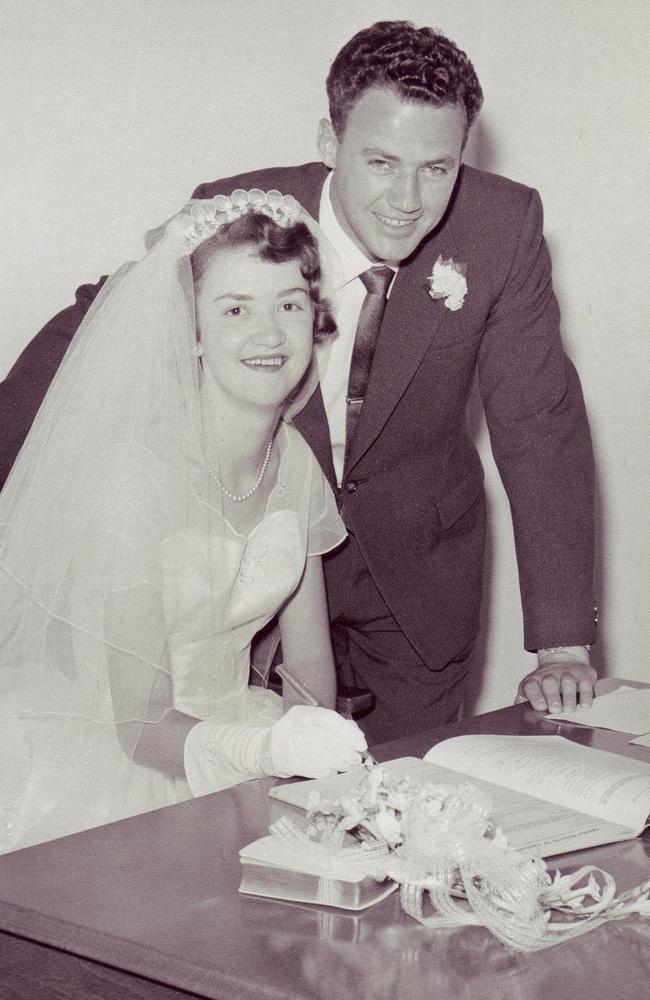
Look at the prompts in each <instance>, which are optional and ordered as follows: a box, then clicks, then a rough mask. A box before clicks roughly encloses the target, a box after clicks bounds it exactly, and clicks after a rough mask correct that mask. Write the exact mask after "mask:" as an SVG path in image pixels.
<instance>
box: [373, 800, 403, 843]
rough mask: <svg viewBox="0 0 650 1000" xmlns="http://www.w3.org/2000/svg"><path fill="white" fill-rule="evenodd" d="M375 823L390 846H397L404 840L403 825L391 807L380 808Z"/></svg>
mask: <svg viewBox="0 0 650 1000" xmlns="http://www.w3.org/2000/svg"><path fill="white" fill-rule="evenodd" d="M375 823H376V825H377V829H378V830H379V833H380V834H381V836H382V837H383V838H384V840H385V841H386V843H387V844H388V845H389V847H395V845H396V844H401V842H402V826H401V823H400V821H399V819H398V818H397V816H396V815H395V813H394V812H393V811H392V809H391V810H389V809H379V810H377V813H376V815H375Z"/></svg>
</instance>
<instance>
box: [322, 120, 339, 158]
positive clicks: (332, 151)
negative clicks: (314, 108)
mask: <svg viewBox="0 0 650 1000" xmlns="http://www.w3.org/2000/svg"><path fill="white" fill-rule="evenodd" d="M338 148H339V141H338V139H337V138H336V133H335V131H334V128H333V126H332V123H331V121H329V120H328V119H327V118H321V120H320V123H319V125H318V152H319V153H320V158H321V160H322V161H323V163H324V164H325V166H326V167H331V168H332V169H334V167H335V166H336V153H337V151H338Z"/></svg>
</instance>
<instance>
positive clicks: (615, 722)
mask: <svg viewBox="0 0 650 1000" xmlns="http://www.w3.org/2000/svg"><path fill="white" fill-rule="evenodd" d="M545 718H546V719H550V720H551V721H552V722H556V723H560V724H562V723H563V722H579V723H580V725H582V726H590V727H591V728H595V729H614V730H616V731H617V732H619V733H634V734H636V735H641V734H643V733H650V688H631V687H620V688H616V690H615V691H610V692H609V694H601V695H598V696H597V697H596V698H594V702H593V705H591V706H590V707H589V708H584V707H583V706H582V705H578V707H577V709H576V711H575V712H562V714H561V715H546V716H545Z"/></svg>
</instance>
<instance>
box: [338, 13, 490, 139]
mask: <svg viewBox="0 0 650 1000" xmlns="http://www.w3.org/2000/svg"><path fill="white" fill-rule="evenodd" d="M370 87H388V88H389V89H390V90H392V91H394V93H395V94H397V96H398V97H399V98H400V99H401V100H403V101H417V102H419V103H421V104H431V105H433V107H441V106H443V105H446V104H450V105H458V106H459V107H462V108H464V110H465V115H466V117H467V128H468V129H469V127H470V125H471V124H472V122H473V121H474V119H475V118H476V116H477V114H478V113H479V111H480V109H481V105H482V103H483V91H482V90H481V85H480V83H479V81H478V77H477V75H476V71H475V70H474V67H473V66H472V63H471V62H470V60H469V59H468V58H467V56H466V54H465V53H464V52H463V51H462V49H459V48H458V46H457V45H455V44H454V42H452V41H450V40H449V39H448V38H445V36H444V35H442V34H440V32H438V31H434V30H433V28H416V27H415V25H414V24H412V23H411V22H410V21H377V23H376V24H373V25H371V26H370V27H369V28H364V29H363V31H359V32H358V33H357V34H356V35H354V36H353V37H352V38H351V39H350V41H349V42H347V43H346V44H345V45H344V46H343V48H342V49H341V51H340V52H339V54H338V55H337V56H336V58H335V60H334V62H333V63H332V66H331V68H330V71H329V75H328V77H327V95H328V98H329V106H330V118H331V121H332V125H333V127H334V131H335V133H336V135H337V136H338V138H339V139H340V138H341V136H342V135H343V132H344V131H345V125H346V122H347V119H348V115H349V114H350V111H351V110H352V108H353V107H354V105H355V104H356V102H357V101H358V99H359V98H360V97H361V96H362V95H363V94H364V93H365V91H366V90H368V89H369V88H370Z"/></svg>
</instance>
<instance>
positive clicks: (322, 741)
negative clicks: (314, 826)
mask: <svg viewBox="0 0 650 1000" xmlns="http://www.w3.org/2000/svg"><path fill="white" fill-rule="evenodd" d="M267 746H268V752H269V755H270V770H269V772H268V773H270V774H275V775H277V776H278V777H279V778H290V777H292V776H293V775H300V776H301V777H303V778H325V777H326V776H327V775H328V774H334V773H336V771H348V770H349V769H350V768H351V767H354V766H355V764H360V763H361V754H362V752H363V751H364V750H367V749H368V744H367V743H366V738H365V736H364V735H363V733H362V732H361V730H360V729H359V727H358V725H357V724H356V722H353V721H352V720H351V719H343V718H341V716H340V715H337V713H336V712H333V711H332V710H331V709H329V708H312V707H311V706H310V705H294V706H293V708H290V709H289V711H288V712H287V713H286V714H285V715H283V716H282V718H281V719H278V721H277V722H275V723H274V724H273V725H272V726H271V728H270V730H269V736H268V745H267Z"/></svg>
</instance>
